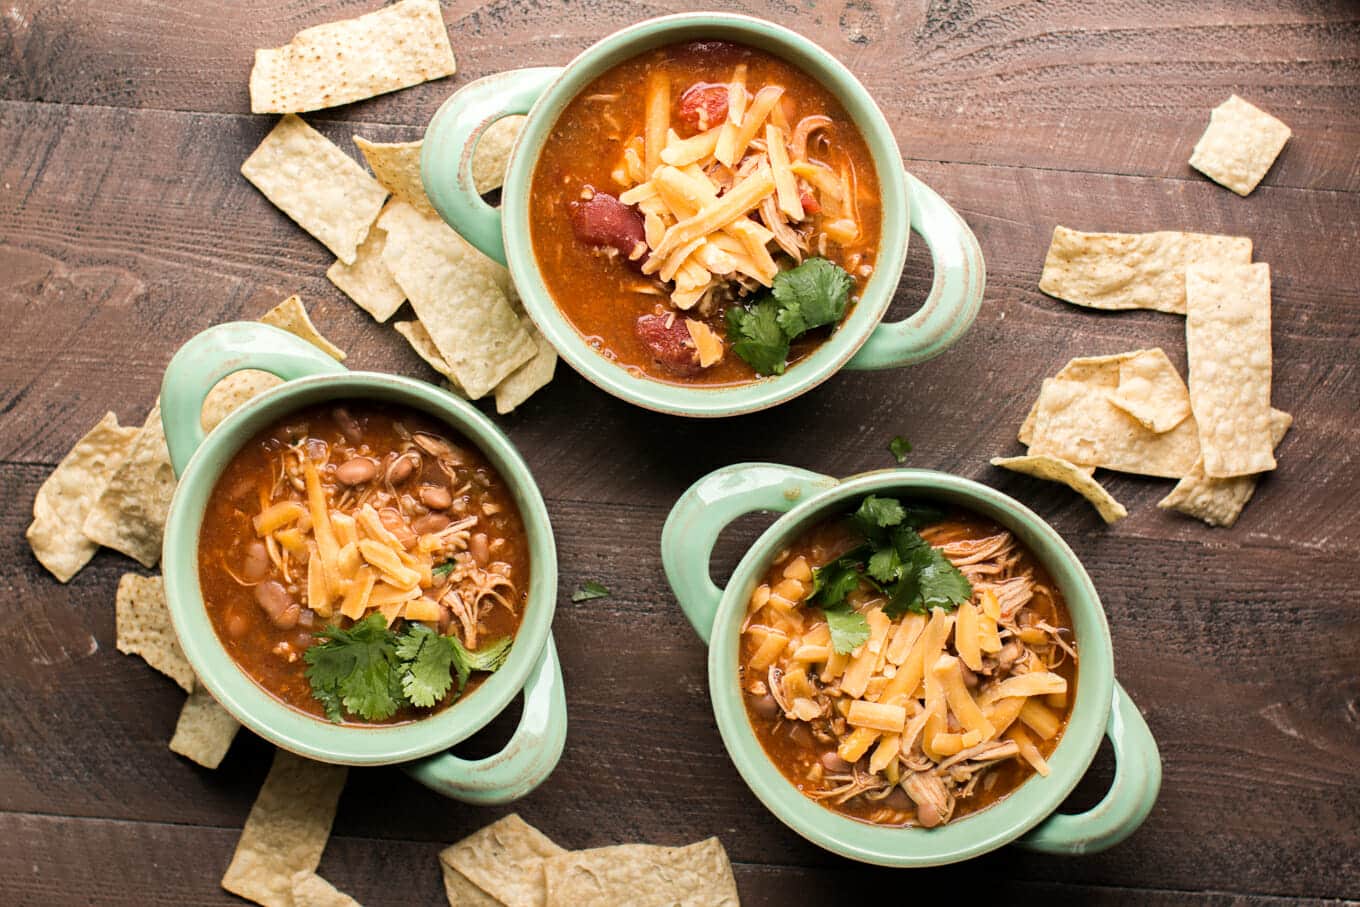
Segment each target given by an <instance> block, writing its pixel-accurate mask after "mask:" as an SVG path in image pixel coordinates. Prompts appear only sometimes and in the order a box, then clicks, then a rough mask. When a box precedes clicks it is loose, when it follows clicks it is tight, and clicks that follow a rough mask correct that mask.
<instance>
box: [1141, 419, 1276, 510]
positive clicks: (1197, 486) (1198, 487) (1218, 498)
mask: <svg viewBox="0 0 1360 907" xmlns="http://www.w3.org/2000/svg"><path fill="white" fill-rule="evenodd" d="M1293 423H1294V417H1293V416H1291V415H1289V413H1286V412H1282V411H1280V410H1278V409H1272V410H1271V411H1270V437H1271V440H1272V441H1273V442H1274V446H1275V447H1279V446H1280V442H1281V441H1283V440H1284V436H1285V433H1286V432H1288V431H1289V426H1290V425H1292V424H1293ZM1259 478H1260V476H1234V477H1233V478H1231V479H1211V478H1209V477H1208V476H1206V475H1205V474H1204V461H1203V460H1201V461H1200V462H1198V463H1196V464H1195V468H1194V469H1192V470H1191V471H1190V474H1189V475H1187V476H1186V477H1185V478H1183V479H1181V480H1180V481H1179V482H1177V483H1176V487H1175V488H1173V489H1171V493H1170V494H1168V495H1167V496H1166V497H1164V498H1162V499H1161V500H1160V501H1158V502H1157V506H1158V507H1160V508H1161V509H1163V510H1179V511H1180V512H1181V513H1184V514H1187V515H1189V516H1192V517H1195V518H1196V519H1200V520H1203V521H1204V522H1206V523H1208V524H1209V525H1210V526H1222V527H1224V528H1227V527H1229V526H1231V525H1232V524H1233V523H1235V522H1237V518H1238V517H1239V516H1240V515H1241V514H1242V509H1243V508H1244V507H1246V506H1247V502H1248V501H1250V500H1251V496H1252V494H1254V493H1255V492H1256V481H1257V479H1259Z"/></svg>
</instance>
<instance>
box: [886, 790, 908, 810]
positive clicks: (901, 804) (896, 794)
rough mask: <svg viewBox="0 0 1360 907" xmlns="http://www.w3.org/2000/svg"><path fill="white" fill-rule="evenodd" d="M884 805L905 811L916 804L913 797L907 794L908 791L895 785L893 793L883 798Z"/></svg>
mask: <svg viewBox="0 0 1360 907" xmlns="http://www.w3.org/2000/svg"><path fill="white" fill-rule="evenodd" d="M883 805H884V806H886V807H888V809H895V810H898V811H899V812H904V813H905V812H910V811H911V810H912V808H913V807H915V806H916V804H915V803H913V802H912V800H911V797H908V796H907V792H906V791H904V790H902V788H900V787H894V788H893V789H892V793H890V794H888V796H886V797H884V798H883Z"/></svg>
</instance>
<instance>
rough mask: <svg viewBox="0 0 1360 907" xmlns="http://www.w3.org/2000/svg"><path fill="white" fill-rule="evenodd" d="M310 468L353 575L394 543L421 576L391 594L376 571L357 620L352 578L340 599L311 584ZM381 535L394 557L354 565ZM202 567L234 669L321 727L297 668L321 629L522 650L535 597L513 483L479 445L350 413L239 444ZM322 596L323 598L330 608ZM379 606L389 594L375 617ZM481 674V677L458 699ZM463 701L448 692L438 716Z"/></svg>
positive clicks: (206, 527)
mask: <svg viewBox="0 0 1360 907" xmlns="http://www.w3.org/2000/svg"><path fill="white" fill-rule="evenodd" d="M304 458H305V459H307V460H308V461H309V462H310V466H311V470H312V471H313V474H314V476H315V478H316V487H317V489H318V490H319V492H320V494H321V495H322V497H323V498H324V501H325V512H326V513H327V514H328V521H329V523H330V524H331V530H330V531H331V534H332V535H333V536H335V541H336V547H337V549H338V550H339V551H340V553H341V554H340V557H339V558H337V561H339V560H345V559H348V558H351V557H353V558H355V561H354V563H352V564H351V565H350V566H351V567H352V568H353V569H354V571H355V575H356V576H359V577H366V576H368V575H369V574H368V573H367V572H365V571H367V570H368V568H369V567H371V566H372V565H371V564H370V563H367V562H366V560H365V559H367V558H369V557H372V558H374V559H375V560H382V559H381V558H378V557H377V555H380V554H384V553H385V551H386V550H392V551H394V552H395V549H392V548H391V545H396V546H400V549H401V550H400V553H396V554H395V556H396V557H397V558H399V559H401V560H402V563H401V564H400V565H399V566H398V567H396V568H394V569H396V570H397V571H401V569H402V568H410V570H411V571H412V573H411V574H410V575H408V580H407V581H410V582H413V583H414V585H413V586H412V587H411V589H410V590H409V592H408V593H406V594H391V593H394V592H396V593H400V590H397V589H395V587H394V586H393V585H392V584H393V583H394V582H396V580H394V579H392V577H391V575H390V574H388V573H383V572H382V571H379V573H380V574H381V575H380V576H379V577H377V578H376V579H375V582H374V583H373V586H372V587H371V589H369V593H370V596H372V597H371V598H370V602H371V604H370V606H368V607H366V608H364V609H363V610H362V611H360V612H355V616H350V615H346V614H345V613H343V610H344V608H345V607H347V601H348V599H349V597H350V592H351V590H352V589H353V581H351V582H350V583H349V584H347V585H345V586H344V587H343V588H340V587H338V586H337V588H336V589H334V590H331V591H333V592H334V595H331V594H330V592H329V591H326V590H324V589H318V588H316V587H314V586H313V583H312V574H311V570H310V568H311V567H312V561H313V559H315V558H318V557H319V556H320V555H319V554H318V544H317V539H318V538H319V536H318V535H317V534H316V531H315V529H316V526H315V524H314V522H313V513H314V511H313V509H312V508H311V507H310V506H309V503H310V502H309V495H308V489H309V480H308V477H307V475H306V472H307V469H306V468H305V467H304V466H303V465H302V461H303V459H304ZM365 508H369V509H371V511H372V513H371V514H370V513H366V512H364V511H365ZM366 519H368V520H369V522H365V520H366ZM375 538H382V539H386V540H388V542H390V544H389V545H387V548H386V549H384V550H377V551H375V550H374V549H373V548H372V547H369V548H368V549H367V550H368V551H369V552H373V553H372V554H367V553H365V554H359V553H358V552H359V551H361V550H364V549H363V548H362V547H361V546H362V544H363V542H365V541H368V540H372V539H375ZM350 543H353V547H354V550H353V551H351V552H346V551H345V549H346V548H347V547H349V545H350ZM356 564H357V566H356ZM198 569H199V584H200V588H201V589H202V594H203V602H204V606H205V608H206V609H207V612H208V617H209V619H210V620H211V622H212V626H213V629H214V631H215V632H216V633H217V637H218V639H219V640H220V641H221V643H222V645H223V647H224V648H225V649H226V650H227V653H228V654H229V655H230V656H231V658H232V659H233V660H234V661H235V662H236V664H237V665H238V666H239V667H240V668H241V670H242V671H244V672H245V673H246V674H247V675H248V676H249V677H250V678H251V679H252V680H253V681H255V683H256V684H258V685H259V686H260V687H261V688H263V689H264V690H265V691H267V692H268V693H270V694H271V695H273V696H274V697H275V698H277V699H279V700H281V701H282V702H284V703H286V704H287V705H289V706H291V707H293V708H295V709H297V710H299V711H302V712H306V713H307V714H310V715H315V716H317V717H322V716H323V715H324V711H323V709H322V706H321V703H320V702H318V701H317V699H316V698H315V697H314V696H313V692H312V688H311V684H310V682H309V681H308V679H307V677H306V667H307V666H306V663H305V658H304V653H305V652H306V651H307V649H308V648H310V647H311V646H313V645H315V644H316V643H317V641H318V640H317V638H316V636H315V633H316V632H317V631H320V630H321V629H323V628H324V627H325V626H327V625H329V624H334V625H336V626H338V627H341V628H347V627H350V626H352V625H353V624H354V623H355V621H356V619H362V618H363V617H366V616H368V615H370V614H373V613H381V614H383V616H384V617H385V618H387V619H388V622H389V625H390V626H391V627H392V628H393V629H394V630H397V629H400V628H401V627H402V626H403V624H404V622H405V621H407V620H419V621H420V622H422V623H425V624H426V625H427V626H430V627H432V628H435V629H437V630H438V631H439V632H441V633H444V634H447V635H454V636H457V637H458V638H459V641H460V642H462V643H463V644H464V645H465V647H467V648H468V649H477V648H479V647H480V646H481V645H483V644H484V643H485V642H487V641H488V640H492V639H496V638H499V637H505V636H511V637H513V636H514V635H515V633H516V632H517V631H518V629H519V626H520V623H521V621H522V620H523V617H524V607H525V603H526V602H527V600H528V587H529V550H528V539H527V537H526V534H525V531H524V525H523V522H522V521H521V518H520V515H519V512H518V510H517V509H516V507H515V503H514V499H513V495H512V492H511V490H510V488H509V486H508V485H507V484H506V482H505V481H504V480H503V479H502V478H501V477H500V475H499V474H497V472H496V471H495V469H494V468H493V467H492V466H491V464H490V463H489V462H488V461H487V460H486V458H485V457H484V456H483V455H482V453H481V452H480V451H479V450H477V448H476V447H474V446H473V445H471V444H469V443H467V442H466V441H464V440H463V439H462V438H460V437H459V436H458V435H457V434H456V433H455V432H453V431H452V430H451V429H450V428H449V427H448V426H446V425H444V424H443V423H441V422H439V421H437V420H435V419H434V418H432V417H430V416H428V415H426V414H424V413H422V412H418V411H416V410H414V409H409V408H406V407H402V406H395V405H392V404H388V403H382V404H377V403H373V402H368V401H362V400H355V401H350V402H347V403H345V404H342V405H335V404H325V405H319V406H313V407H309V408H306V409H303V410H300V411H298V412H295V413H293V414H291V415H289V416H287V417H285V418H283V419H281V420H279V421H278V422H277V423H275V424H274V425H271V426H270V427H268V428H266V429H264V430H263V431H261V432H259V433H258V434H256V435H255V436H254V437H253V438H251V439H250V440H249V441H247V442H246V443H245V444H243V445H242V446H241V448H240V450H238V451H237V452H236V453H235V454H234V455H233V456H232V459H231V460H230V462H229V463H228V464H227V466H226V468H225V469H224V470H223V471H222V474H221V476H220V477H219V478H218V481H217V484H216V485H215V486H214V488H213V491H212V494H211V495H210V496H209V498H208V504H207V508H206V510H205V512H204V517H203V525H202V528H201V530H200V532H199V542H198ZM375 569H376V568H375ZM414 574H419V576H418V577H416V576H415V575H414ZM314 593H320V594H322V595H323V596H324V597H326V599H327V600H326V602H325V603H324V605H323V604H322V603H321V602H318V601H316V600H314V599H313V598H312V596H313V594H314ZM379 593H388V595H389V598H388V600H387V601H386V602H385V603H384V604H383V605H381V606H380V605H378V604H376V596H377V595H378V594H379ZM484 593H489V594H484ZM486 676H487V675H485V674H481V673H474V674H473V676H472V679H471V680H470V681H469V683H468V686H467V688H465V689H464V690H463V693H462V695H467V694H468V693H469V692H471V690H473V689H475V688H476V686H477V685H478V684H480V683H481V682H482V681H483V679H484V678H485V677H486ZM457 698H459V696H458V693H457V687H456V685H455V686H454V687H453V688H452V689H450V691H449V693H448V695H447V696H445V698H444V699H443V700H442V701H440V702H439V703H437V704H436V705H435V706H434V709H433V710H434V711H437V710H439V709H442V708H445V707H447V706H449V705H450V704H452V703H453V702H454V701H455V700H456V699H457ZM431 711H432V709H428V708H426V709H418V708H414V707H411V706H403V707H402V708H400V709H399V710H398V711H397V713H396V714H394V715H392V716H391V717H390V718H388V719H385V720H382V721H378V722H367V721H364V720H362V719H359V718H356V717H354V716H352V715H348V714H347V715H346V716H345V721H346V723H355V724H367V723H381V724H392V723H400V722H404V721H411V720H415V719H418V718H422V717H424V716H426V715H428V714H430V712H431Z"/></svg>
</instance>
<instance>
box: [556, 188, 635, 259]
mask: <svg viewBox="0 0 1360 907" xmlns="http://www.w3.org/2000/svg"><path fill="white" fill-rule="evenodd" d="M591 191H592V192H593V191H594V190H591ZM571 226H572V229H573V230H574V231H575V233H576V238H577V239H579V240H580V241H581V242H583V243H585V244H586V245H590V246H595V247H597V248H611V249H617V250H618V252H619V254H620V255H621V256H623V258H624V260H625V261H629V262H632V263H633V264H634V265H636V266H637V267H642V262H643V260H644V259H645V258H646V255H645V250H646V242H647V241H646V239H645V237H644V233H643V229H642V214H641V213H640V212H639V211H638V210H637V209H636V208H634V207H631V206H630V205H625V204H624V203H623V202H621V201H619V200H618V199H617V198H615V197H614V196H612V195H610V194H609V193H608V192H594V194H593V195H591V197H590V198H586V199H581V200H580V201H575V202H572V203H571ZM639 249H642V250H643V252H644V254H641V255H636V254H635V253H636V252H637V251H638V250H639Z"/></svg>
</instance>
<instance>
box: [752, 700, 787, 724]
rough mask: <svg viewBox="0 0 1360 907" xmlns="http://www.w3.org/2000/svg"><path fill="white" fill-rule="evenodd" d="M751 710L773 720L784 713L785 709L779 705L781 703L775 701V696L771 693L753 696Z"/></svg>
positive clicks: (767, 719) (768, 719)
mask: <svg viewBox="0 0 1360 907" xmlns="http://www.w3.org/2000/svg"><path fill="white" fill-rule="evenodd" d="M751 711H753V712H755V713H756V714H757V715H759V716H760V717H761V718H764V719H765V720H766V721H773V720H774V719H776V718H778V717H779V716H780V715H782V714H783V713H784V710H783V709H781V708H780V707H779V703H778V702H775V699H774V697H773V696H771V695H770V694H769V693H766V694H765V695H764V696H752V697H751Z"/></svg>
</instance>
